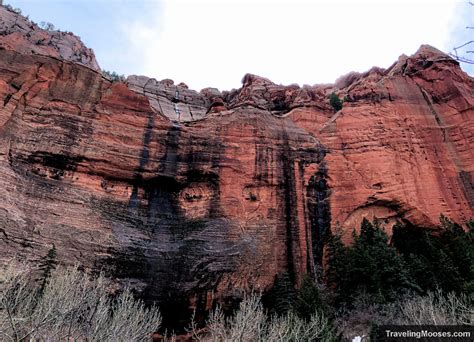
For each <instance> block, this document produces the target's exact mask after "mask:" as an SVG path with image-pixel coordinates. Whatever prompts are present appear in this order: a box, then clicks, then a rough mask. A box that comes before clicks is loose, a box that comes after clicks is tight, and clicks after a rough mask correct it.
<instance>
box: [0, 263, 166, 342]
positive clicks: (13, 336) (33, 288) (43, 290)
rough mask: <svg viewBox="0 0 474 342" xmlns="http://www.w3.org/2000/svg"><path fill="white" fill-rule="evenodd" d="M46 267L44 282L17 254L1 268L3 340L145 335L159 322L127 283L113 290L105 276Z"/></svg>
mask: <svg viewBox="0 0 474 342" xmlns="http://www.w3.org/2000/svg"><path fill="white" fill-rule="evenodd" d="M48 269H49V271H48V277H47V279H46V282H45V283H44V284H43V283H38V282H37V281H34V272H32V271H31V269H30V268H29V267H28V266H27V265H26V264H23V263H21V262H18V261H15V260H12V262H11V263H10V264H9V266H7V267H6V268H4V269H2V270H0V340H1V341H15V342H17V341H146V340H151V335H152V333H153V332H155V331H156V330H157V329H158V328H159V326H160V324H161V316H160V313H159V311H158V309H157V308H156V307H145V305H144V303H143V302H142V301H141V300H138V299H135V298H134V296H133V295H132V292H131V290H130V289H128V288H125V289H124V290H123V291H121V292H120V293H118V294H116V295H112V294H111V291H110V289H109V283H108V282H107V281H106V279H105V278H104V277H103V276H98V277H92V276H90V275H88V274H87V273H84V272H82V271H80V270H79V268H78V267H69V268H62V267H61V268H57V269H55V270H52V268H48ZM43 274H44V273H43ZM43 279H44V278H43ZM43 286H44V287H43Z"/></svg>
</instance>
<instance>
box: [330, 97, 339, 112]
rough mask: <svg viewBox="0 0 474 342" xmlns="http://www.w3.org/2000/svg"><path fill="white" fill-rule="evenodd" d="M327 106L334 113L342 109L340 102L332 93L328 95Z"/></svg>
mask: <svg viewBox="0 0 474 342" xmlns="http://www.w3.org/2000/svg"><path fill="white" fill-rule="evenodd" d="M329 104H330V105H331V106H332V108H334V110H335V111H336V112H337V111H340V110H341V109H342V101H341V99H340V98H339V96H337V94H336V93H335V92H332V93H331V95H329Z"/></svg>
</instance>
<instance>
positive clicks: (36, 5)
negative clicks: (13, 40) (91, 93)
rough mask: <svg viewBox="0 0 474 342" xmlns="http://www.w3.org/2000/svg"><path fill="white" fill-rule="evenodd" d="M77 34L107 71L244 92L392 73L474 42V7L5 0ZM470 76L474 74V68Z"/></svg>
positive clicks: (450, 1) (420, 2) (424, 0)
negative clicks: (429, 48) (418, 57)
mask: <svg viewBox="0 0 474 342" xmlns="http://www.w3.org/2000/svg"><path fill="white" fill-rule="evenodd" d="M4 2H5V3H9V4H11V5H12V6H13V7H19V8H20V9H21V10H22V11H23V14H28V15H29V16H30V18H31V19H32V20H34V21H36V22H38V23H39V22H41V21H48V22H51V23H53V24H54V25H55V26H56V27H57V28H59V29H61V30H67V31H72V32H74V33H75V34H77V35H78V36H80V37H81V38H82V40H83V42H84V43H85V44H86V45H87V46H88V47H91V48H92V49H94V51H95V53H96V57H97V60H98V62H99V65H100V66H101V67H102V68H103V69H106V70H110V71H116V72H118V73H119V74H125V75H130V74H142V75H147V76H150V77H155V78H157V79H158V80H161V79H164V78H171V79H173V80H174V81H175V83H179V82H185V83H186V84H188V85H189V86H190V87H191V88H194V89H197V90H199V89H201V88H204V87H208V86H212V87H216V88H219V89H220V90H228V89H232V88H238V87H240V85H241V83H240V82H241V79H242V77H243V75H244V74H246V73H248V72H250V73H254V74H258V75H261V76H264V77H267V78H269V79H271V80H272V81H274V82H276V83H282V84H291V83H298V84H300V85H303V84H316V83H331V82H334V81H335V80H336V79H337V78H338V77H339V76H341V75H343V74H345V73H347V72H349V71H365V70H368V69H369V68H370V67H372V66H375V65H377V66H381V67H388V66H390V65H391V64H392V63H393V62H394V61H395V60H396V59H397V58H398V56H399V55H401V54H402V53H405V54H412V53H414V52H415V51H416V50H417V49H418V47H419V46H420V45H421V44H431V45H433V46H435V47H437V48H439V49H441V50H444V51H447V52H449V51H450V50H451V49H452V47H453V46H455V45H457V44H461V43H462V42H465V41H468V40H472V39H473V36H474V30H467V29H466V28H465V27H466V26H474V7H473V6H469V5H468V4H467V1H457V0H398V1H382V0H378V1H376V0H372V1H370V0H366V1H348V0H346V1H338V0H332V1H330V0H321V1H318V0H313V1H310V0H307V1H304V0H293V1H283V0H281V1H278V0H241V1H234V0H195V1H191V0H187V1H184V0H163V1H159V0H154V1H153V0H18V1H16V0H10V1H9V0H5V1H4ZM469 72H470V73H471V75H472V74H473V73H474V70H473V69H472V68H471V69H470V70H469Z"/></svg>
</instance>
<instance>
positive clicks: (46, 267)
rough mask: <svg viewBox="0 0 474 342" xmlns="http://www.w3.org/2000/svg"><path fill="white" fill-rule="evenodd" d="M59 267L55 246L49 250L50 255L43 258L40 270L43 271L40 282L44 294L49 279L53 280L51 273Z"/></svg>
mask: <svg viewBox="0 0 474 342" xmlns="http://www.w3.org/2000/svg"><path fill="white" fill-rule="evenodd" d="M57 265H58V261H57V253H56V246H55V245H54V244H53V246H52V247H51V248H50V249H49V250H48V253H47V254H46V255H45V256H44V257H42V258H41V261H40V264H39V269H40V271H41V277H40V279H39V281H40V292H41V293H42V292H43V290H44V288H45V286H46V284H47V283H48V280H49V278H51V273H52V272H53V271H54V270H55V269H56V267H57Z"/></svg>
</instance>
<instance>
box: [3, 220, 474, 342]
mask: <svg viewBox="0 0 474 342" xmlns="http://www.w3.org/2000/svg"><path fill="white" fill-rule="evenodd" d="M473 228H474V223H473V222H469V223H468V224H467V226H466V227H465V228H463V227H462V226H460V225H458V224H457V223H455V222H452V221H450V220H449V219H448V218H446V217H444V216H441V218H440V225H439V227H438V229H436V230H433V229H431V230H428V229H423V228H421V227H412V226H408V225H403V224H401V223H397V224H396V225H395V226H394V227H393V234H392V236H391V238H389V236H388V235H387V233H386V232H385V230H384V228H383V227H382V226H381V225H380V224H379V222H378V220H374V222H369V221H368V220H366V219H364V220H363V221H362V224H361V226H360V230H359V233H356V232H355V231H354V232H353V233H352V242H351V243H350V244H345V243H343V238H342V233H341V232H338V231H336V232H333V234H332V235H330V236H329V237H328V238H327V241H325V249H326V253H325V262H326V266H325V267H324V271H323V272H321V274H319V273H318V274H317V276H316V277H315V276H314V275H307V276H305V277H304V278H303V280H302V281H301V283H300V284H299V286H295V285H294V279H292V277H290V275H289V274H287V273H282V274H280V275H278V276H277V277H276V279H275V283H274V287H273V289H272V290H271V291H268V292H267V293H264V294H261V293H253V294H252V293H251V294H247V295H245V294H243V295H242V297H241V300H240V303H239V304H238V306H237V307H236V308H235V310H228V309H227V310H223V309H222V308H221V307H220V306H217V307H214V309H213V310H211V312H209V315H208V317H207V319H205V322H204V324H200V325H199V324H197V323H196V322H195V321H194V319H193V318H192V319H191V320H190V326H189V328H188V329H187V335H188V336H192V338H193V339H194V340H197V341H262V342H263V341H328V342H329V341H341V340H345V339H351V338H353V337H354V336H363V335H365V336H368V335H369V334H370V333H371V331H372V329H373V327H374V326H376V325H383V324H395V325H422V324H442V325H472V324H473V323H474V321H473V319H474V305H473V304H474V291H473V289H474V286H473V284H474V279H473V278H474V273H473V270H474V242H473V230H474V229H473ZM56 259H57V251H56V247H55V246H54V245H53V246H52V247H51V248H50V249H49V251H48V253H47V254H46V255H45V256H44V257H43V258H41V260H40V263H39V267H38V269H36V270H31V269H30V268H28V267H27V265H26V264H24V263H21V262H18V261H15V260H13V261H12V262H11V263H10V265H9V266H7V267H6V268H4V269H1V270H0V339H1V340H2V341H26V340H50V341H62V340H76V341H117V340H122V341H146V340H151V337H152V334H153V333H154V332H156V331H157V330H158V329H159V328H160V325H161V315H160V312H159V309H158V307H156V306H146V305H145V304H144V302H142V301H141V300H140V299H136V298H135V297H134V295H133V294H132V291H131V290H130V289H129V288H127V287H125V288H124V289H122V290H119V291H117V290H115V291H113V287H112V286H111V285H112V284H111V283H110V282H109V281H108V280H107V279H106V278H105V277H103V276H102V275H99V276H95V277H94V276H91V275H90V274H88V273H86V272H84V271H81V270H80V269H79V268H78V267H66V268H65V267H63V266H60V265H58V262H57V260H56ZM316 273H317V272H316ZM38 275H39V277H38ZM157 304H159V303H157ZM183 328H184V327H183ZM162 333H163V335H164V336H163V338H164V339H165V341H173V340H174V338H175V335H174V334H173V332H166V331H165V332H162ZM170 334H171V336H170Z"/></svg>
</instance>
